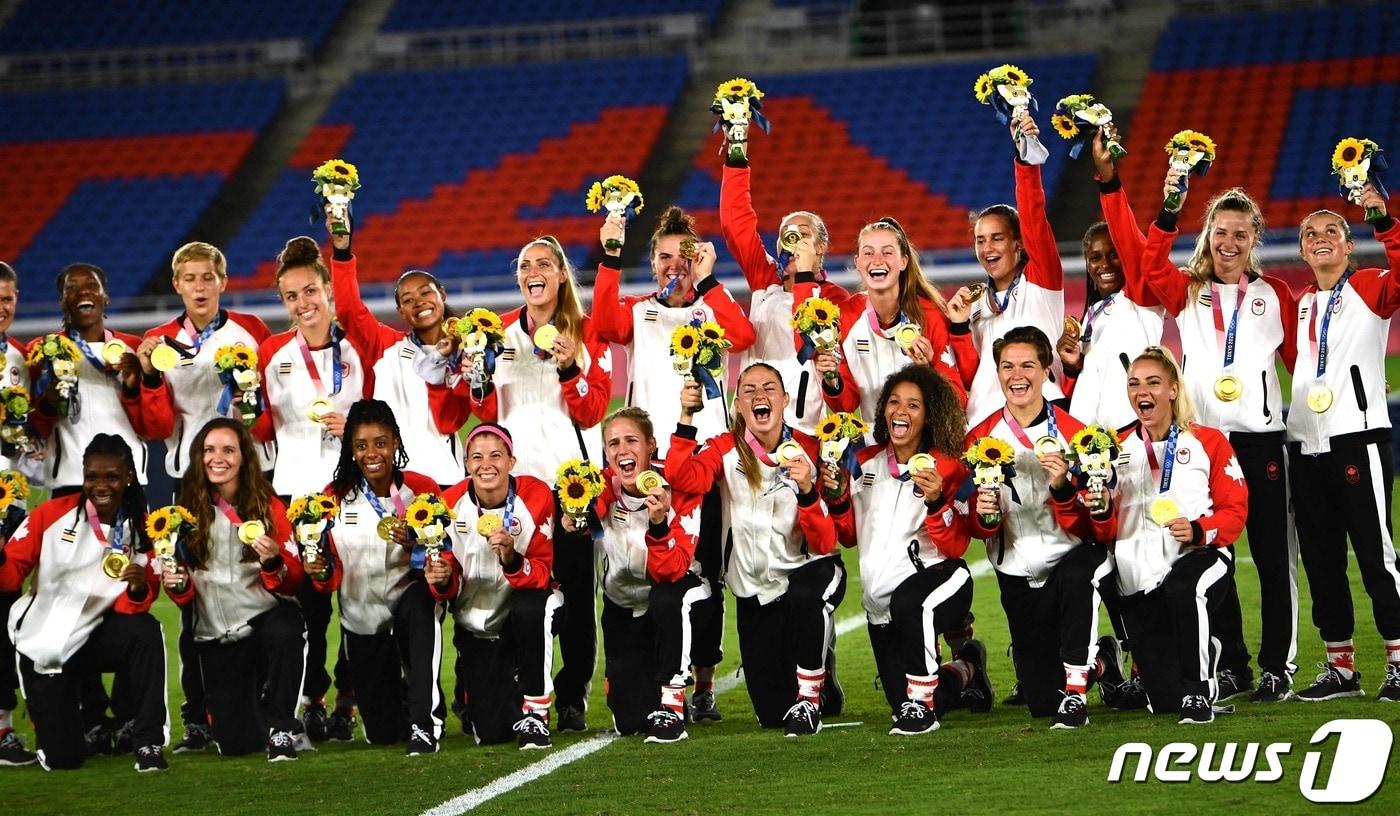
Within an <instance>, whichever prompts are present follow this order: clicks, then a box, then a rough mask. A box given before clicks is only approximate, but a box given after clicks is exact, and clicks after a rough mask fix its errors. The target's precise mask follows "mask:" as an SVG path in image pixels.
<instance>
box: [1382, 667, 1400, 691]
mask: <svg viewBox="0 0 1400 816" xmlns="http://www.w3.org/2000/svg"><path fill="white" fill-rule="evenodd" d="M1385 685H1387V686H1393V685H1400V663H1387V664H1385Z"/></svg>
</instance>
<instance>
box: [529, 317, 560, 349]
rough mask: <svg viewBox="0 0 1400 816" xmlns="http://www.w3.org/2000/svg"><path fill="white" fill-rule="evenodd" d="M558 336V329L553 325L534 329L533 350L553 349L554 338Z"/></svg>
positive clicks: (549, 324) (548, 324) (547, 324)
mask: <svg viewBox="0 0 1400 816" xmlns="http://www.w3.org/2000/svg"><path fill="white" fill-rule="evenodd" d="M558 336H559V329H558V328H556V327H555V325H554V324H553V323H546V324H544V325H543V326H540V327H539V328H538V329H535V348H537V349H541V350H543V351H549V350H550V349H552V348H554V338H556V337H558Z"/></svg>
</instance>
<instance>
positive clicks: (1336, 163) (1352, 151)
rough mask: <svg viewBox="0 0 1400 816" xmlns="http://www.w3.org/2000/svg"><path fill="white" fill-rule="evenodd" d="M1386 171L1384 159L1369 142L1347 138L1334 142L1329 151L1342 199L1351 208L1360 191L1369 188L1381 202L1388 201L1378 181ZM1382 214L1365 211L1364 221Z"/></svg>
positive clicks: (1381, 184)
mask: <svg viewBox="0 0 1400 816" xmlns="http://www.w3.org/2000/svg"><path fill="white" fill-rule="evenodd" d="M1385 169H1386V162H1385V156H1383V155H1381V147H1380V145H1378V144H1376V143H1375V142H1373V141H1371V140H1370V139H1355V138H1352V137H1350V136H1348V137H1347V138H1345V139H1343V140H1341V141H1340V142H1337V147H1336V148H1335V149H1334V150H1333V151H1332V172H1333V173H1335V174H1336V175H1337V177H1338V179H1339V180H1340V182H1341V185H1342V196H1343V197H1344V198H1346V199H1347V200H1348V201H1350V202H1351V203H1353V204H1360V203H1361V191H1362V190H1364V189H1366V185H1367V184H1369V185H1371V186H1372V187H1374V188H1375V190H1376V192H1377V193H1378V194H1380V197H1381V198H1390V195H1389V194H1388V193H1386V191H1385V184H1384V183H1382V181H1381V175H1380V171H1382V170H1385ZM1384 215H1385V213H1384V212H1383V211H1381V210H1380V209H1379V208H1375V207H1370V208H1367V210H1366V220H1367V221H1376V220H1378V219H1380V218H1382V217H1384Z"/></svg>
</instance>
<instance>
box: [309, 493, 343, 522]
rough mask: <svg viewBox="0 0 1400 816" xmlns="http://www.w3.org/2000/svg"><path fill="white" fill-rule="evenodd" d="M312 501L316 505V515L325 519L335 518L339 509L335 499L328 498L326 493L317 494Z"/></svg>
mask: <svg viewBox="0 0 1400 816" xmlns="http://www.w3.org/2000/svg"><path fill="white" fill-rule="evenodd" d="M311 501H312V503H313V504H314V505H315V508H316V513H317V514H319V515H320V516H321V517H323V518H330V517H331V516H334V515H335V511H336V509H337V508H338V507H339V504H338V503H337V502H336V500H335V497H333V496H328V495H326V494H325V493H317V494H316V495H315V496H313V497H312V498H311Z"/></svg>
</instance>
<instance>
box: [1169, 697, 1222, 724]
mask: <svg viewBox="0 0 1400 816" xmlns="http://www.w3.org/2000/svg"><path fill="white" fill-rule="evenodd" d="M1176 722H1177V724H1178V725H1204V724H1205V723H1208V722H1215V709H1214V708H1213V707H1212V706H1211V704H1210V700H1208V699H1206V696H1205V695H1204V694H1188V695H1186V696H1185V697H1182V698H1181V714H1180V715H1179V716H1178V717H1177V721H1176Z"/></svg>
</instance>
